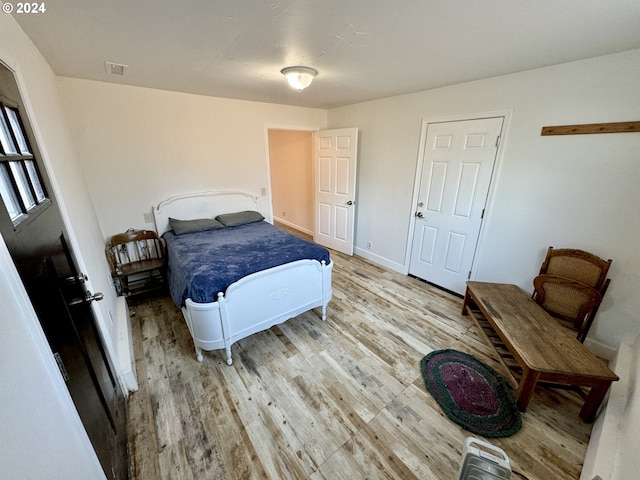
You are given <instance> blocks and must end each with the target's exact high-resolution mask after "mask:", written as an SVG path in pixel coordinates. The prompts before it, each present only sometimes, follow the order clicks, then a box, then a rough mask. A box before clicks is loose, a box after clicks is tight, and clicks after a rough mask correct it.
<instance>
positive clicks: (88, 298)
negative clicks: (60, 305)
mask: <svg viewBox="0 0 640 480" xmlns="http://www.w3.org/2000/svg"><path fill="white" fill-rule="evenodd" d="M103 298H104V294H103V293H102V292H96V293H93V294H92V293H91V292H90V291H88V290H87V291H86V292H85V293H84V298H74V299H72V300H71V301H70V302H69V306H70V307H73V306H75V305H80V304H81V303H91V302H93V301H96V302H99V301H100V300H102V299H103Z"/></svg>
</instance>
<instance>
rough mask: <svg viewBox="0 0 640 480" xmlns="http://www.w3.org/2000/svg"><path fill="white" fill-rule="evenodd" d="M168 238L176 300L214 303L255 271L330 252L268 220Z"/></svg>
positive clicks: (322, 256)
mask: <svg viewBox="0 0 640 480" xmlns="http://www.w3.org/2000/svg"><path fill="white" fill-rule="evenodd" d="M162 237H163V238H164V239H165V241H166V242H167V277H168V281H169V291H170V293H171V298H172V299H173V301H174V303H175V304H176V305H178V306H179V307H182V306H184V301H185V299H187V298H190V299H191V300H193V301H194V302H198V303H209V302H213V301H215V300H216V299H217V295H218V293H219V292H224V291H225V290H226V289H227V287H228V286H229V285H231V284H232V283H234V282H236V281H237V280H240V279H241V278H242V277H245V276H247V275H249V274H251V273H255V272H259V271H261V270H266V269H268V268H271V267H275V266H277V265H282V264H284V263H289V262H294V261H296V260H303V259H311V260H318V261H322V260H324V261H325V262H326V263H327V264H328V263H329V261H330V259H329V251H328V250H327V249H326V248H324V247H321V246H320V245H317V244H315V243H312V242H308V241H306V240H303V239H302V238H299V237H296V236H294V235H291V234H289V233H287V232H284V231H282V230H280V229H279V228H277V227H274V226H273V225H271V224H269V223H267V222H264V221H262V222H257V223H250V224H247V225H240V226H237V227H226V228H223V229H219V230H208V231H205V232H197V233H188V234H183V235H175V234H174V233H173V231H171V230H170V231H168V232H166V233H165V234H164V235H163V236H162Z"/></svg>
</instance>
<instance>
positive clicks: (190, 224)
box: [169, 218, 224, 235]
mask: <svg viewBox="0 0 640 480" xmlns="http://www.w3.org/2000/svg"><path fill="white" fill-rule="evenodd" d="M169 225H171V229H172V230H173V233H175V234H176V235H182V234H183V233H194V232H204V231H206V230H217V229H219V228H224V225H223V224H221V223H220V222H219V221H217V220H214V219H213V218H198V219H196V220H176V219H175V218H169Z"/></svg>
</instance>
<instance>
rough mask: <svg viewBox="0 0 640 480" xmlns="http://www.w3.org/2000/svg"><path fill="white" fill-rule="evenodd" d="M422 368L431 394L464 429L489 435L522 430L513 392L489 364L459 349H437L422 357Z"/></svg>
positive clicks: (497, 435)
mask: <svg viewBox="0 0 640 480" xmlns="http://www.w3.org/2000/svg"><path fill="white" fill-rule="evenodd" d="M420 367H421V369H422V376H423V378H424V381H425V385H426V387H427V390H428V391H429V393H431V395H432V396H433V398H434V399H435V400H436V401H437V402H438V404H439V405H440V407H442V409H443V410H444V412H445V413H446V414H447V416H448V417H449V418H450V419H451V420H452V421H454V422H455V423H457V424H458V425H460V426H461V427H462V428H464V429H465V430H468V431H469V432H472V433H475V434H478V435H482V436H484V437H490V438H496V437H508V436H510V435H513V434H514V433H516V432H517V431H518V430H520V427H521V426H522V421H521V419H520V412H519V411H518V407H517V405H516V402H515V400H514V398H513V395H511V392H510V390H509V387H508V386H507V385H506V383H505V382H504V380H503V379H502V377H500V375H498V374H497V373H496V371H495V370H493V369H492V368H491V367H489V366H488V365H485V364H484V363H482V362H480V361H479V360H477V359H476V358H474V357H473V356H471V355H469V354H467V353H463V352H459V351H457V350H436V351H434V352H431V353H429V354H428V355H426V356H425V357H424V358H423V359H422V361H421V362H420Z"/></svg>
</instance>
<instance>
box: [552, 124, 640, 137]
mask: <svg viewBox="0 0 640 480" xmlns="http://www.w3.org/2000/svg"><path fill="white" fill-rule="evenodd" d="M629 132H640V121H636V122H616V123H588V124H584V125H558V126H555V127H542V132H541V133H540V135H543V136H544V135H587V134H594V133H629Z"/></svg>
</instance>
